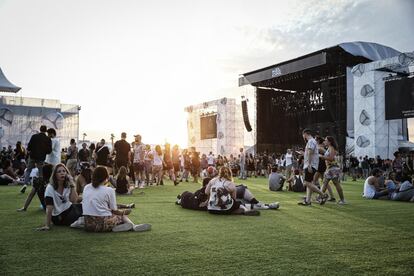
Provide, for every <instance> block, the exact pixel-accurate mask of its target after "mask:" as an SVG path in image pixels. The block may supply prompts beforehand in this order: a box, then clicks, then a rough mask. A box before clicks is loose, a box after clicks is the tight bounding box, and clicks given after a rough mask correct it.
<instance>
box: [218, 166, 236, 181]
mask: <svg viewBox="0 0 414 276" xmlns="http://www.w3.org/2000/svg"><path fill="white" fill-rule="evenodd" d="M219 178H220V179H222V178H224V179H226V180H228V181H231V182H233V176H232V174H231V170H230V168H228V167H221V168H220V171H219Z"/></svg>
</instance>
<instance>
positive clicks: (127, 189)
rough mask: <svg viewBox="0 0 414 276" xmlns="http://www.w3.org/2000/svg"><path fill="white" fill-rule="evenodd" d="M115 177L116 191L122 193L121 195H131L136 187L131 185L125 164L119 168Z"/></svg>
mask: <svg viewBox="0 0 414 276" xmlns="http://www.w3.org/2000/svg"><path fill="white" fill-rule="evenodd" d="M115 179H116V188H115V191H116V193H117V194H120V195H131V194H132V191H133V190H134V187H133V186H130V185H129V176H128V172H127V169H126V168H125V167H124V166H122V167H121V168H120V169H119V172H118V174H117V175H116V177H115Z"/></svg>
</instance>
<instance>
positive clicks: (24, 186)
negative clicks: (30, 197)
mask: <svg viewBox="0 0 414 276" xmlns="http://www.w3.org/2000/svg"><path fill="white" fill-rule="evenodd" d="M26 189H27V185H26V184H24V185H23V187H22V188H21V189H20V192H21V193H22V194H24V192H26Z"/></svg>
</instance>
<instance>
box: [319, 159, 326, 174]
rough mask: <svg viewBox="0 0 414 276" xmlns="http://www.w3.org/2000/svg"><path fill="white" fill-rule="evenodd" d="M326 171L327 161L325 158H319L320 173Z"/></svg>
mask: <svg viewBox="0 0 414 276" xmlns="http://www.w3.org/2000/svg"><path fill="white" fill-rule="evenodd" d="M325 171H326V163H325V161H324V160H322V159H320V158H319V165H318V173H320V174H321V175H323V174H324V173H325Z"/></svg>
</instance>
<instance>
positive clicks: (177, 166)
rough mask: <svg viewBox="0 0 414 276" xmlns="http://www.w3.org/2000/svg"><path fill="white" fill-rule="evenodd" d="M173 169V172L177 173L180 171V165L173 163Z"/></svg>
mask: <svg viewBox="0 0 414 276" xmlns="http://www.w3.org/2000/svg"><path fill="white" fill-rule="evenodd" d="M173 167H174V172H179V171H180V164H179V163H173Z"/></svg>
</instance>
